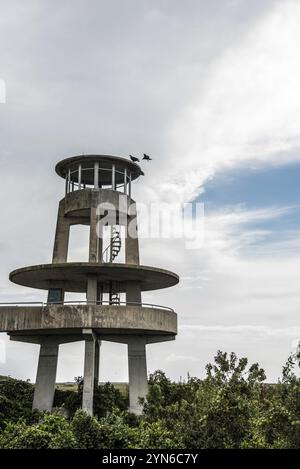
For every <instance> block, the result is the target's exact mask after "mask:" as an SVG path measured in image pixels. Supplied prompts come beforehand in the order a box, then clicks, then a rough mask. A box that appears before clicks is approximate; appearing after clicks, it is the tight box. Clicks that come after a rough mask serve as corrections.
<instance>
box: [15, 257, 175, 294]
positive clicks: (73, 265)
mask: <svg viewBox="0 0 300 469" xmlns="http://www.w3.org/2000/svg"><path fill="white" fill-rule="evenodd" d="M88 275H96V276H97V281H98V282H100V283H103V285H104V287H105V285H109V282H111V281H113V282H118V283H119V284H120V292H125V291H126V282H128V281H135V282H138V283H139V285H140V286H141V291H150V290H159V289H162V288H168V287H172V286H174V285H176V284H177V283H178V282H179V277H178V275H176V274H175V273H174V272H171V271H169V270H165V269H159V268H156V267H151V266H146V265H134V264H121V263H120V264H119V263H115V262H114V263H104V264H98V263H93V262H66V263H61V264H40V265H32V266H28V267H23V268H21V269H17V270H14V271H13V272H11V273H10V275H9V279H10V280H11V281H12V282H14V283H16V284H18V285H23V286H25V287H32V288H39V289H42V290H49V288H51V287H53V281H55V283H56V284H57V285H59V286H60V285H61V284H63V285H64V290H65V291H68V292H81V293H83V292H86V281H87V276H88Z"/></svg>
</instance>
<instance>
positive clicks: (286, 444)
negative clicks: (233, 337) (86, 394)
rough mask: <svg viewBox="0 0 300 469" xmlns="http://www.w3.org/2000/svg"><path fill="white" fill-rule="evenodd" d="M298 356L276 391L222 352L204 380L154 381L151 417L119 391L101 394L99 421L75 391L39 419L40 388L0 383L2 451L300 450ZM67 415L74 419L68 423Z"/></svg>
mask: <svg viewBox="0 0 300 469" xmlns="http://www.w3.org/2000/svg"><path fill="white" fill-rule="evenodd" d="M295 365H296V357H295V356H291V357H290V358H289V360H288V362H287V364H286V365H285V366H284V368H283V373H282V378H281V380H280V381H279V382H278V383H277V384H276V385H268V384H265V383H264V381H265V379H266V376H265V373H264V370H262V369H261V368H260V367H259V366H258V365H257V364H254V365H251V366H248V361H247V359H246V358H241V359H238V358H237V357H236V355H235V354H234V353H231V354H230V355H228V354H226V353H222V352H218V354H217V356H216V357H215V362H214V363H213V364H209V365H207V367H206V377H205V378H204V379H202V380H200V379H197V378H193V377H188V379H187V381H186V382H179V383H175V382H172V381H171V380H169V379H168V378H167V377H166V375H165V374H164V373H163V372H162V371H156V372H155V373H153V374H152V375H151V376H150V380H149V393H148V396H147V398H146V399H145V400H144V401H143V406H144V411H143V415H142V416H140V417H137V416H135V415H133V414H130V413H129V412H128V411H127V410H126V408H127V404H128V402H127V401H128V397H127V396H126V395H124V392H123V393H121V392H120V390H119V389H116V388H115V387H114V386H113V385H112V384H110V383H106V384H105V385H101V386H98V387H97V388H96V391H95V402H94V409H95V417H90V416H88V415H87V414H85V413H84V412H82V411H81V410H80V409H79V407H80V402H81V395H82V384H83V383H82V379H81V378H77V379H76V387H75V390H61V389H58V390H56V394H55V407H56V409H57V411H56V412H55V413H52V414H49V413H39V412H31V410H30V409H31V404H32V397H33V385H31V384H30V383H29V382H24V381H18V380H14V379H12V378H5V379H4V378H2V379H0V448H37V449H38V448H112V449H114V448H116V449H117V448H153V449H163V448H187V449H195V448H300V379H299V378H297V376H296V374H295V372H294V368H295ZM64 414H67V415H68V416H67V417H66V416H64Z"/></svg>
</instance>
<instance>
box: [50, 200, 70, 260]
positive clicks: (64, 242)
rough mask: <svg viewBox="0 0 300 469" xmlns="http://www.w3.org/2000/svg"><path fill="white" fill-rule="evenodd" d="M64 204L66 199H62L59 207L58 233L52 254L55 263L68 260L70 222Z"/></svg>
mask: <svg viewBox="0 0 300 469" xmlns="http://www.w3.org/2000/svg"><path fill="white" fill-rule="evenodd" d="M64 204H65V201H64V200H61V201H60V203H59V207H58V215H57V223H56V233H55V241H54V248H53V256H52V262H53V263H54V264H57V263H59V262H67V257H68V246H69V235H70V223H69V220H68V219H67V218H66V217H65V214H64V209H65V206H64Z"/></svg>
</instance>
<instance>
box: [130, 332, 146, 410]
mask: <svg viewBox="0 0 300 469" xmlns="http://www.w3.org/2000/svg"><path fill="white" fill-rule="evenodd" d="M128 372H129V410H130V412H133V413H134V414H137V415H140V414H141V413H142V407H141V406H140V404H139V397H146V395H147V391H148V381H147V363H146V339H145V338H143V337H134V336H132V337H131V338H130V339H129V341H128Z"/></svg>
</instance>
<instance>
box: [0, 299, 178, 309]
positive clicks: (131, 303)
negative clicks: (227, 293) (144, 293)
mask: <svg viewBox="0 0 300 469" xmlns="http://www.w3.org/2000/svg"><path fill="white" fill-rule="evenodd" d="M30 305H33V306H41V307H42V308H44V307H47V306H51V305H61V306H64V305H66V306H72V305H74V306H76V305H79V306H80V305H97V306H106V305H108V306H117V307H119V306H140V307H142V308H153V309H156V308H157V309H163V310H166V311H171V312H174V309H172V308H169V307H168V306H162V305H156V304H152V303H139V302H136V301H120V303H119V304H117V305H116V304H112V303H111V302H110V301H108V300H102V301H87V300H82V301H55V302H51V303H47V302H43V301H21V302H3V303H0V307H2V306H11V307H15V306H30Z"/></svg>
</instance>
